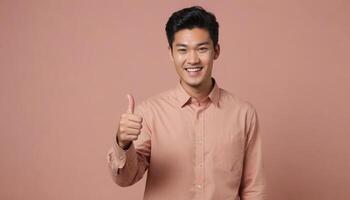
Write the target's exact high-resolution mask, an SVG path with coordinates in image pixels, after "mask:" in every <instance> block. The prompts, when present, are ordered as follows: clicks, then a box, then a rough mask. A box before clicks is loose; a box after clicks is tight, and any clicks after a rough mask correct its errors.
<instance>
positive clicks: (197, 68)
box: [185, 67, 203, 72]
mask: <svg viewBox="0 0 350 200" xmlns="http://www.w3.org/2000/svg"><path fill="white" fill-rule="evenodd" d="M202 69H203V67H188V68H185V70H186V71H188V72H198V71H201V70H202Z"/></svg>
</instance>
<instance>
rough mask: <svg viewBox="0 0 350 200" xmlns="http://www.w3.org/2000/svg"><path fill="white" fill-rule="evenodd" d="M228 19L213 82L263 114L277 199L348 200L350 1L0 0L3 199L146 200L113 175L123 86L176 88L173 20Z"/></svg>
mask: <svg viewBox="0 0 350 200" xmlns="http://www.w3.org/2000/svg"><path fill="white" fill-rule="evenodd" d="M197 3H198V4H199V5H202V6H203V7H204V8H207V9H208V10H209V11H212V12H214V13H215V14H216V16H217V18H218V20H219V23H220V37H219V42H220V44H221V55H220V57H219V59H218V60H217V61H216V62H215V63H214V72H213V73H214V77H215V78H216V79H217V81H218V83H219V85H220V86H221V87H223V88H225V89H227V90H229V91H231V92H233V93H235V94H236V95H238V96H240V97H241V98H244V99H247V100H249V101H250V102H251V103H253V104H254V105H255V107H256V109H257V110H258V112H259V115H260V121H261V134H262V136H263V144H264V158H265V166H266V171H267V175H268V180H269V186H270V199H271V200H314V199H315V200H316V199H317V200H329V199H332V200H333V199H334V200H348V199H350V191H349V185H350V172H349V169H350V146H349V139H350V135H349V133H350V128H349V119H350V118H349V115H350V106H349V102H350V92H349V91H350V69H349V67H350V59H349V57H350V54H349V52H350V1H346V0H337V1H335V0H322V1H311V0H299V1H294V0H290V1H278V0H268V1H257V0H255V1H243V0H241V1H206V2H202V1H201V2H191V3H189V1H182V2H181V1H177V2H176V3H175V2H173V1H168V2H164V1H158V2H156V1H152V3H151V2H149V1H148V2H147V3H145V1H138V3H136V1H135V2H134V3H132V2H129V1H97V0H95V1H85V0H79V1H78V0H74V1H14V0H2V1H1V2H0V67H1V68H0V88H1V96H0V110H1V118H0V127H1V130H0V131H1V138H0V148H1V151H0V157H1V159H0V162H1V163H0V166H1V170H0V199H4V200H7V199H27V200H36V199H50V200H56V199H57V200H61V199H65V200H76V199H85V200H88V199H91V200H95V199H98V198H99V199H121V197H125V198H126V197H128V198H131V199H141V197H142V195H143V190H144V184H145V179H143V180H142V181H141V182H139V183H137V184H136V185H133V186H131V187H128V188H121V187H118V186H117V185H115V184H114V183H113V181H112V179H111V178H110V177H109V173H108V171H107V165H106V152H107V150H108V148H109V147H110V146H111V144H112V139H113V138H114V133H115V131H116V127H117V123H118V121H119V116H120V115H121V114H122V113H123V112H125V111H126V108H127V99H126V97H125V94H126V93H128V92H130V93H132V94H134V96H135V99H136V103H137V102H140V101H142V100H144V99H145V98H146V97H149V96H151V95H154V94H157V93H159V92H161V91H164V90H167V89H169V88H171V87H174V86H175V84H176V83H177V75H176V72H175V69H174V67H173V65H172V63H171V62H170V60H169V57H168V52H167V41H166V36H165V31H164V27H165V23H166V20H167V19H168V17H169V15H170V14H171V13H172V12H173V11H175V10H177V9H180V8H183V7H185V6H190V5H195V4H197Z"/></svg>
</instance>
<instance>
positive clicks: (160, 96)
mask: <svg viewBox="0 0 350 200" xmlns="http://www.w3.org/2000/svg"><path fill="white" fill-rule="evenodd" d="M175 101H176V99H175V95H174V90H172V89H169V90H166V91H162V92H159V93H157V94H154V95H152V96H149V97H147V98H146V99H144V100H143V101H141V102H140V103H139V104H138V105H137V106H136V107H137V109H138V110H140V111H143V112H145V111H146V110H147V111H152V110H155V109H161V108H163V107H165V106H167V105H173V104H174V103H175Z"/></svg>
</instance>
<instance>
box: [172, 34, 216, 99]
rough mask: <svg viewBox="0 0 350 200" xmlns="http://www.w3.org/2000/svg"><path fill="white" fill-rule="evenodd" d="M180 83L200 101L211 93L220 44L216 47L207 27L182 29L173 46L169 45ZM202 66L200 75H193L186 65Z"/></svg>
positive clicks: (175, 36) (176, 35)
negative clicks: (214, 63) (214, 65)
mask: <svg viewBox="0 0 350 200" xmlns="http://www.w3.org/2000/svg"><path fill="white" fill-rule="evenodd" d="M168 49H169V55H170V59H171V61H172V62H173V63H174V65H175V69H176V72H177V74H178V75H179V77H180V83H181V85H182V86H183V88H184V89H185V90H186V92H188V93H189V94H190V96H191V97H193V98H195V99H197V100H198V101H200V100H201V99H202V98H204V97H206V96H208V94H209V93H210V91H211V89H212V87H213V83H212V79H211V77H212V70H213V62H214V60H216V59H217V58H218V57H219V55H220V45H219V44H217V45H216V46H215V47H214V44H213V41H212V40H211V38H210V34H209V32H208V31H207V30H206V29H202V28H193V29H182V30H180V31H178V32H176V33H175V35H174V41H173V44H172V48H171V47H168ZM194 66H201V67H203V69H202V70H201V71H200V74H199V76H197V77H191V76H190V75H189V73H188V72H187V71H186V70H185V68H186V67H194Z"/></svg>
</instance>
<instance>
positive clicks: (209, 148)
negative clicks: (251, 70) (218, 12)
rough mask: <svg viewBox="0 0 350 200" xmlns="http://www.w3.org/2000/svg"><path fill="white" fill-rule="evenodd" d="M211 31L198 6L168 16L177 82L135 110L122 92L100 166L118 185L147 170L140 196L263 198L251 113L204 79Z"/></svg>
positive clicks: (214, 33) (216, 49) (158, 199)
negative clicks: (121, 108) (123, 105)
mask: <svg viewBox="0 0 350 200" xmlns="http://www.w3.org/2000/svg"><path fill="white" fill-rule="evenodd" d="M218 29H219V24H218V22H217V21H216V18H215V16H214V15H213V14H212V13H210V12H207V11H206V10H204V9H203V8H201V7H198V6H196V7H190V8H185V9H182V10H179V11H177V12H175V13H173V15H172V16H171V17H170V18H169V20H168V22H167V24H166V34H167V39H168V42H169V54H170V58H171V60H172V61H173V62H174V65H175V68H176V71H177V73H178V75H179V82H178V84H177V86H176V87H175V88H174V89H171V90H168V91H165V92H163V93H160V94H158V95H156V96H153V97H151V98H148V99H147V100H145V101H143V102H142V103H140V104H138V105H137V106H136V107H135V108H134V105H135V102H134V99H133V97H132V96H131V95H128V99H129V106H128V109H127V112H126V113H125V114H123V115H122V116H121V119H120V122H119V128H118V131H117V134H116V137H115V139H114V144H113V147H112V148H111V149H110V151H109V152H108V157H107V159H108V166H109V170H110V172H111V175H112V177H113V180H114V182H115V183H116V184H118V185H120V186H122V187H126V186H130V185H132V184H134V183H135V182H137V181H139V180H140V179H141V178H142V177H143V175H144V173H145V171H146V170H148V177H147V182H146V189H145V194H144V199H145V200H171V199H176V200H187V199H205V200H207V199H213V200H223V199H234V200H238V199H241V200H262V199H266V197H265V190H266V189H265V186H266V183H265V178H264V172H263V160H262V153H261V138H260V135H259V134H258V119H257V114H256V111H255V109H254V107H253V106H252V105H251V104H250V103H248V102H246V101H244V100H241V99H240V98H238V97H237V96H235V95H233V94H231V93H229V92H228V91H226V90H224V89H222V88H219V86H218V84H217V82H216V80H215V79H214V78H213V77H212V68H213V61H214V60H216V59H217V58H218V57H219V54H220V45H219V44H218V32H219V31H218Z"/></svg>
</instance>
